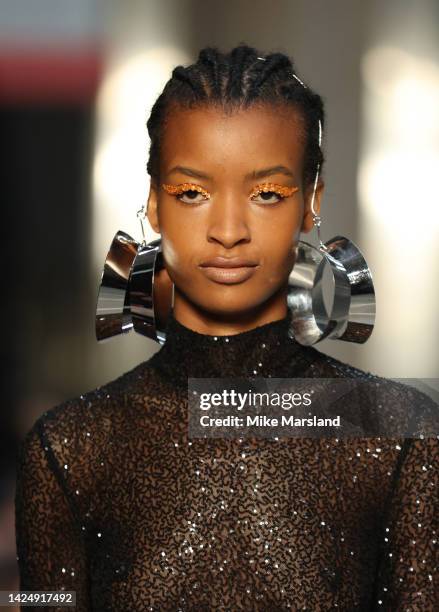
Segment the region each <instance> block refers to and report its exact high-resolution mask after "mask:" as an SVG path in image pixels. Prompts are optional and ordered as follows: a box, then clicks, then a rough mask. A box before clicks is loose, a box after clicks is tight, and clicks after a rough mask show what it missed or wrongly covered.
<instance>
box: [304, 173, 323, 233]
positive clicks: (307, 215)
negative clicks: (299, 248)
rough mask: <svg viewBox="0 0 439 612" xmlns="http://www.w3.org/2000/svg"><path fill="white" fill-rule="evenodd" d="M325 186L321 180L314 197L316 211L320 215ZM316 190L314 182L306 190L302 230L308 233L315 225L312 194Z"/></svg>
mask: <svg viewBox="0 0 439 612" xmlns="http://www.w3.org/2000/svg"><path fill="white" fill-rule="evenodd" d="M324 188H325V183H324V182H323V181H321V180H319V182H318V183H317V187H316V195H315V198H314V211H315V214H316V215H320V202H321V199H322V195H323V190H324ZM313 191H314V184H311V185H309V186H308V188H307V189H306V191H305V208H304V214H303V222H302V228H301V230H300V231H301V232H304V233H305V234H307V233H308V232H309V231H311V230H312V228H313V227H314V219H313V214H312V211H311V202H312V194H313Z"/></svg>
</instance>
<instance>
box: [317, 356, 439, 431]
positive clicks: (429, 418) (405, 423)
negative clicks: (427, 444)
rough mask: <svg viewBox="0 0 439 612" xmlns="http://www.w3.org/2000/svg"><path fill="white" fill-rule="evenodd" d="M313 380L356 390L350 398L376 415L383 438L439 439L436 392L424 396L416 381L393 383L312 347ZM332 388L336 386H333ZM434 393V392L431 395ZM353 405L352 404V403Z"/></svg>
mask: <svg viewBox="0 0 439 612" xmlns="http://www.w3.org/2000/svg"><path fill="white" fill-rule="evenodd" d="M307 351H308V355H309V357H310V362H311V376H312V377H314V378H321V379H336V382H335V383H334V384H337V381H338V380H340V379H341V380H344V381H345V382H346V384H347V386H348V387H349V388H350V389H352V392H351V393H350V394H349V398H350V399H352V400H353V401H355V406H356V407H358V408H359V409H363V411H364V413H365V412H366V411H367V412H368V413H369V416H370V413H373V414H374V415H375V417H376V418H375V419H374V422H375V423H377V427H383V428H384V429H383V430H382V434H383V435H391V437H397V436H400V435H404V436H405V437H411V436H413V437H418V436H419V435H422V434H426V435H428V436H429V437H430V438H431V437H433V438H436V441H437V436H438V435H439V404H438V402H437V393H436V395H435V392H434V390H433V389H431V390H429V389H428V387H425V386H424V388H426V389H427V390H428V393H427V392H424V391H422V390H420V389H419V388H418V387H417V386H416V385H417V384H418V383H419V382H420V381H416V380H413V379H396V380H394V379H391V378H386V377H383V376H379V375H378V374H375V373H373V372H370V371H367V370H363V369H361V368H357V367H355V366H352V365H350V364H348V363H345V362H343V361H341V360H339V359H336V358H335V357H331V356H329V355H326V354H324V353H322V352H320V351H318V350H317V349H315V348H314V347H308V349H307ZM328 384H332V383H331V382H329V383H328ZM430 391H431V392H430ZM351 405H352V403H351Z"/></svg>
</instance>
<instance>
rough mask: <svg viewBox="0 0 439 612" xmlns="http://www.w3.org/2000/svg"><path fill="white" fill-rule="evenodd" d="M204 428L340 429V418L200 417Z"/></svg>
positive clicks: (285, 416) (291, 416) (284, 416)
mask: <svg viewBox="0 0 439 612" xmlns="http://www.w3.org/2000/svg"><path fill="white" fill-rule="evenodd" d="M200 425H201V426H202V427H340V416H336V417H334V418H333V419H329V418H320V417H317V416H316V415H314V416H311V417H306V418H302V417H295V416H294V415H291V414H290V415H282V416H281V418H278V417H268V416H264V415H256V416H250V415H247V416H246V417H238V416H234V415H228V416H226V417H209V416H207V415H203V416H202V417H200Z"/></svg>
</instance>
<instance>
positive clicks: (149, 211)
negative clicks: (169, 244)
mask: <svg viewBox="0 0 439 612" xmlns="http://www.w3.org/2000/svg"><path fill="white" fill-rule="evenodd" d="M157 200H158V192H157V185H156V183H155V182H154V181H151V185H150V188H149V196H148V201H147V204H146V216H147V217H148V221H149V223H150V225H151V227H152V229H153V230H154V231H155V232H156V234H160V224H159V215H158V208H157V204H158V201H157Z"/></svg>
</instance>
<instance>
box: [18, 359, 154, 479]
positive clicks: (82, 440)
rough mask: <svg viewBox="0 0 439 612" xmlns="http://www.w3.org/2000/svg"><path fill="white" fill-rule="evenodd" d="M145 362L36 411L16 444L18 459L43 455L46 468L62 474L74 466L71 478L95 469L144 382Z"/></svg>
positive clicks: (37, 458) (126, 421) (125, 423)
mask: <svg viewBox="0 0 439 612" xmlns="http://www.w3.org/2000/svg"><path fill="white" fill-rule="evenodd" d="M145 364H146V362H143V363H141V364H139V365H137V366H135V367H134V368H132V369H131V370H129V371H128V372H125V373H123V374H121V375H120V376H118V377H117V378H115V379H114V380H111V381H109V382H108V383H106V384H104V385H102V386H98V387H96V388H94V389H91V390H89V391H87V392H85V393H83V394H81V395H79V396H76V397H73V398H69V399H66V400H64V401H63V402H61V403H59V404H57V405H55V406H53V407H52V408H50V409H48V410H46V411H45V412H43V413H42V414H40V415H39V416H38V418H36V419H35V420H34V422H33V423H32V425H31V427H30V428H29V429H28V430H27V432H26V434H25V436H24V438H23V440H22V442H21V444H20V448H19V461H20V463H21V464H23V462H26V463H31V462H39V463H42V462H45V461H46V458H47V460H48V465H49V466H50V467H52V471H56V470H58V471H59V473H60V474H62V475H63V476H66V475H67V474H68V475H69V476H70V475H72V474H73V473H75V472H76V474H77V478H76V479H77V480H80V479H81V478H86V477H87V475H89V474H91V473H92V472H95V473H97V471H96V468H97V467H98V466H101V464H103V463H104V461H105V460H106V459H109V458H110V457H109V456H110V453H111V452H112V451H111V449H112V447H113V446H115V445H114V444H113V442H114V440H116V439H117V437H118V436H119V435H121V434H123V431H124V429H125V428H126V427H128V426H129V422H130V418H131V416H132V413H133V405H135V401H136V398H137V397H139V398H140V397H142V396H143V395H144V389H145V388H147V386H148V377H149V370H148V368H146V367H145ZM131 400H132V401H131ZM101 467H102V466H101Z"/></svg>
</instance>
